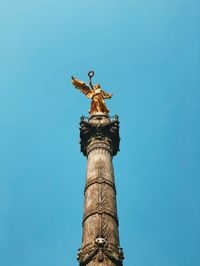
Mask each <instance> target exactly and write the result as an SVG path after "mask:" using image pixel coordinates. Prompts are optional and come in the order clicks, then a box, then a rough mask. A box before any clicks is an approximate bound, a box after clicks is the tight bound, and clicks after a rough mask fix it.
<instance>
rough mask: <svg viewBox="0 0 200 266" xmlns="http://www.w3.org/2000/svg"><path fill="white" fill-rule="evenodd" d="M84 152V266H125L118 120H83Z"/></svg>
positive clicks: (80, 255) (99, 116) (100, 117)
mask: <svg viewBox="0 0 200 266" xmlns="http://www.w3.org/2000/svg"><path fill="white" fill-rule="evenodd" d="M80 126H81V127H80V137H81V141H80V143H81V151H82V152H83V154H84V155H85V156H87V158H88V165H87V174H86V184H85V190H84V195H85V202H84V215H83V236H82V246H81V249H80V250H79V252H78V258H77V259H78V260H79V263H80V266H86V265H88V266H117V265H119V266H122V261H123V252H122V249H121V248H120V247H119V234H118V217H117V208H116V188H115V180H114V170H113V164H112V157H113V156H114V155H116V154H117V151H118V150H119V142H120V138H119V121H118V117H117V116H115V117H114V118H112V119H111V118H109V117H108V116H107V115H103V114H101V113H99V114H97V115H93V116H91V117H90V118H89V119H85V118H82V119H81V122H80Z"/></svg>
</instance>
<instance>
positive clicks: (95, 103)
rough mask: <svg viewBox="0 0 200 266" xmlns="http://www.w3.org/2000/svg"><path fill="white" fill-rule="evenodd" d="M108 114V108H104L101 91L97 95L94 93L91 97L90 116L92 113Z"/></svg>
mask: <svg viewBox="0 0 200 266" xmlns="http://www.w3.org/2000/svg"><path fill="white" fill-rule="evenodd" d="M98 112H101V113H109V110H108V108H107V107H106V104H105V102H104V97H103V93H102V91H101V92H99V93H95V94H94V95H93V97H92V101H91V108H90V110H89V113H90V114H93V113H98Z"/></svg>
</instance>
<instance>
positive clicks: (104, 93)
mask: <svg viewBox="0 0 200 266" xmlns="http://www.w3.org/2000/svg"><path fill="white" fill-rule="evenodd" d="M101 92H102V95H103V98H104V99H111V98H112V96H113V95H112V94H111V93H107V92H105V91H104V90H101Z"/></svg>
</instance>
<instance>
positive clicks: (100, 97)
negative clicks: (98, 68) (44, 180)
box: [72, 71, 112, 114]
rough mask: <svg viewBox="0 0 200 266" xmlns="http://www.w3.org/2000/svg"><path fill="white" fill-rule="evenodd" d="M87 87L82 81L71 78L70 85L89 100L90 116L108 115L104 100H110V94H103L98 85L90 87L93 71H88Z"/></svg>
mask: <svg viewBox="0 0 200 266" xmlns="http://www.w3.org/2000/svg"><path fill="white" fill-rule="evenodd" d="M88 76H89V79H90V81H89V85H90V87H89V86H88V85H87V84H86V83H85V82H83V81H81V80H78V79H76V78H75V77H73V76H72V84H73V85H74V86H75V87H76V88H77V89H79V90H80V91H81V92H82V93H84V94H85V96H86V97H87V98H89V99H91V100H92V101H91V108H90V110H89V113H90V114H95V113H105V114H108V113H109V110H108V108H107V107H106V104H105V101H104V99H111V97H112V94H111V93H107V92H105V91H104V90H103V89H102V88H101V86H100V85H99V84H95V85H94V86H93V85H92V77H93V76H94V71H89V73H88Z"/></svg>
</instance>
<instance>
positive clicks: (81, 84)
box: [72, 77, 93, 99]
mask: <svg viewBox="0 0 200 266" xmlns="http://www.w3.org/2000/svg"><path fill="white" fill-rule="evenodd" d="M72 84H73V85H74V86H75V87H76V88H77V89H79V90H80V91H81V92H82V93H84V94H85V96H86V97H87V98H90V99H91V98H92V96H93V91H92V90H91V89H90V87H89V86H88V85H87V84H86V83H85V82H83V81H81V80H78V79H76V78H74V77H72Z"/></svg>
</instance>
